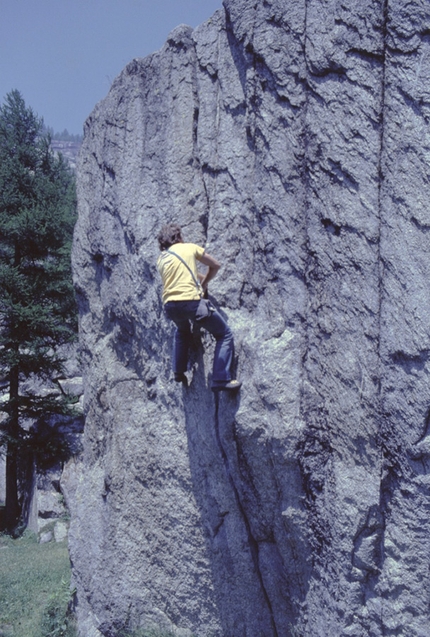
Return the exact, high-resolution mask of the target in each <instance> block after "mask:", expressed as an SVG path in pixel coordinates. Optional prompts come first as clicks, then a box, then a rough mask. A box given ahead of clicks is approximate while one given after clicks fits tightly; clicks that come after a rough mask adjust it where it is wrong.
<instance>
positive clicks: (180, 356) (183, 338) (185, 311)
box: [164, 301, 234, 383]
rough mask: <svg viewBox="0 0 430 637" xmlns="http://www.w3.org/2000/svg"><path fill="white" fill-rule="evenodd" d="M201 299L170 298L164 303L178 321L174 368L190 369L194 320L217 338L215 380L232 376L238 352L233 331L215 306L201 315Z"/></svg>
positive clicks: (214, 367) (168, 312) (220, 380)
mask: <svg viewBox="0 0 430 637" xmlns="http://www.w3.org/2000/svg"><path fill="white" fill-rule="evenodd" d="M199 303H200V301H168V302H167V303H166V305H165V306H164V309H165V312H166V316H167V317H168V318H169V319H171V320H172V321H173V322H174V323H175V325H176V332H175V339H174V342H173V371H174V373H175V374H183V373H184V372H186V371H187V366H188V350H189V346H190V342H191V325H190V321H191V322H192V323H194V324H196V325H198V326H201V327H203V328H204V329H205V330H207V331H208V332H209V333H210V334H212V336H214V337H215V339H216V345H215V355H214V362H213V374H212V378H213V382H215V383H217V382H224V381H229V380H231V365H232V362H233V355H234V342H233V334H232V332H231V330H230V328H229V326H228V325H227V323H226V322H225V321H224V319H223V318H222V316H221V315H220V314H219V313H218V312H217V311H216V310H215V308H211V310H212V311H211V312H210V313H209V315H208V316H206V317H204V318H201V319H200V318H198V312H197V310H198V307H199Z"/></svg>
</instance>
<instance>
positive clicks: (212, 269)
mask: <svg viewBox="0 0 430 637" xmlns="http://www.w3.org/2000/svg"><path fill="white" fill-rule="evenodd" d="M199 261H200V263H203V265H207V266H208V268H209V269H208V271H207V272H206V274H205V275H204V276H203V277H202V278H201V279H200V282H201V284H202V288H203V290H206V289H207V287H208V283H209V281H212V279H213V278H214V276H216V274H217V272H218V270H219V269H220V267H221V264H220V263H218V261H217V260H216V259H214V258H213V257H211V256H210V255H209V254H206V253H205V254H203V255H202V256H201V257H200V259H199ZM199 278H200V277H199Z"/></svg>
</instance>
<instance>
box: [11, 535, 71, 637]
mask: <svg viewBox="0 0 430 637" xmlns="http://www.w3.org/2000/svg"><path fill="white" fill-rule="evenodd" d="M69 583H70V562H69V556H68V551H67V546H66V543H65V542H60V543H58V544H57V543H55V542H49V543H47V544H38V543H37V541H36V538H35V536H34V535H33V534H31V533H27V532H26V533H25V534H24V536H23V537H21V538H19V539H16V540H14V539H12V538H10V537H8V536H6V535H0V637H75V635H76V631H75V628H74V621H73V618H72V617H71V616H70V614H69V613H68V611H67V607H68V602H69V600H70V587H69Z"/></svg>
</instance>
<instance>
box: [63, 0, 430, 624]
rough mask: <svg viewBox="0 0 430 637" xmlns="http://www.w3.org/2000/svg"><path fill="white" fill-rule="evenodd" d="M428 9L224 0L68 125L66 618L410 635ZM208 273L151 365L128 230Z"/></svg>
mask: <svg viewBox="0 0 430 637" xmlns="http://www.w3.org/2000/svg"><path fill="white" fill-rule="evenodd" d="M429 87H430V4H429V3H428V2H427V0H411V2H408V3H405V2H401V1H400V0H384V1H378V0H363V2H361V3H357V2H356V1H355V0H354V1H353V0H343V2H334V1H332V0H306V1H305V0H297V2H292V1H287V0H255V1H254V2H249V1H248V0H224V8H223V9H221V10H219V11H218V12H217V13H216V14H215V15H214V16H213V18H212V19H211V20H209V21H208V22H206V23H205V24H203V25H202V26H200V27H198V28H197V29H195V30H192V29H191V28H188V27H185V26H180V27H178V28H177V29H175V30H174V31H173V32H172V33H171V34H170V35H169V37H168V40H167V42H166V45H165V46H164V47H163V49H161V50H160V51H159V52H157V53H154V54H153V55H151V56H149V57H147V58H145V59H139V60H134V61H132V62H131V63H130V64H129V65H128V66H127V67H126V68H125V70H124V71H123V72H122V74H121V75H120V76H119V77H118V78H117V79H116V81H115V82H114V84H113V86H112V88H111V90H110V92H109V94H108V96H107V97H106V98H105V100H104V101H103V102H101V103H100V104H99V105H98V106H97V107H96V108H95V110H94V112H93V113H92V115H91V116H90V118H89V119H88V121H87V123H86V130H85V139H84V143H83V147H82V152H81V158H80V164H79V167H78V176H79V221H78V224H77V227H76V234H75V242H74V254H73V258H74V272H75V280H76V289H77V292H78V297H79V305H80V312H81V318H80V330H81V348H82V358H83V363H84V387H85V413H86V428H85V453H84V462H83V465H82V467H81V468H80V469H79V470H77V471H75V472H73V475H72V477H71V478H69V479H67V477H66V479H65V480H64V483H65V484H64V485H63V490H65V491H66V495H67V500H68V503H69V506H70V508H71V511H72V522H71V528H70V535H69V542H70V551H71V557H72V562H73V569H74V579H75V583H76V587H77V600H78V613H79V623H80V631H81V635H82V636H85V637H91V636H94V637H97V636H98V637H100V636H104V637H115V636H119V635H120V634H121V632H122V631H124V630H125V629H127V630H134V629H137V628H139V627H142V628H147V627H151V626H158V627H161V628H163V629H169V630H172V631H174V632H175V634H177V635H181V636H184V637H186V636H191V635H197V636H199V637H209V636H212V637H287V636H289V635H292V636H296V637H297V636H301V637H327V636H328V635H329V636H330V637H347V636H353V637H362V636H366V637H367V636H372V637H379V636H382V635H384V636H389V635H392V636H394V635H397V636H400V635H401V636H403V637H428V634H429V628H428V626H429V599H430V579H429V566H430V557H429V556H430V516H429V515H428V512H429V509H430V384H429V369H430V359H429V358H430V325H429V307H430V285H429V280H430V258H429V254H428V253H429V251H428V242H429V238H430V213H429V206H428V202H429V200H430V179H429V168H428V164H429V159H430V135H429V120H430V88H429ZM166 221H177V222H179V223H180V224H181V225H182V227H183V230H184V234H185V238H186V239H187V240H189V241H192V242H195V243H200V244H204V245H205V246H206V247H207V251H208V253H210V254H212V255H213V256H215V257H216V258H217V259H218V260H219V261H220V262H221V263H222V265H223V269H222V271H221V273H220V274H219V275H218V277H217V278H216V279H215V280H214V281H213V282H212V283H211V289H210V293H211V295H212V299H213V302H214V303H215V304H216V305H217V307H219V308H220V309H221V311H222V312H223V313H224V315H225V317H226V318H227V320H228V322H229V324H230V326H231V327H232V329H233V331H234V334H235V339H236V355H237V374H238V376H239V377H240V378H241V379H242V380H243V382H244V385H243V388H242V390H241V392H240V394H238V395H237V396H228V395H220V396H215V395H214V394H213V393H212V392H211V391H210V374H211V360H212V355H213V342H212V341H211V338H210V337H208V336H206V335H205V334H203V333H199V332H198V331H196V333H195V343H194V350H193V354H192V360H191V368H190V374H189V375H190V381H191V382H190V387H189V388H188V389H185V388H183V387H182V386H181V387H178V386H177V385H176V384H175V383H174V382H173V381H172V374H171V371H170V350H171V345H172V326H171V325H170V324H169V323H168V322H167V321H166V319H165V318H164V316H163V311H162V305H161V300H160V280H159V278H158V275H157V272H156V267H155V263H156V259H157V256H158V247H157V243H156V235H157V233H158V230H159V227H160V226H161V225H162V224H163V223H164V222H166Z"/></svg>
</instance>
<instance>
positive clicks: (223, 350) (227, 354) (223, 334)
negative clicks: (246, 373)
mask: <svg viewBox="0 0 430 637" xmlns="http://www.w3.org/2000/svg"><path fill="white" fill-rule="evenodd" d="M199 325H201V326H202V327H204V328H205V329H206V330H207V331H208V332H210V334H212V335H213V336H214V337H215V339H216V345H215V355H214V362H213V374H212V382H213V383H215V384H216V383H220V384H223V383H226V382H228V381H229V380H231V366H232V363H233V356H234V341H233V333H232V331H231V330H230V328H229V326H228V325H227V323H226V322H225V321H224V319H223V318H222V316H221V315H220V314H219V313H218V312H217V311H216V310H215V311H214V312H213V313H212V314H210V316H208V317H206V318H204V319H203V320H201V321H200V322H199Z"/></svg>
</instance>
